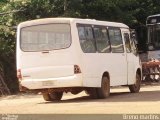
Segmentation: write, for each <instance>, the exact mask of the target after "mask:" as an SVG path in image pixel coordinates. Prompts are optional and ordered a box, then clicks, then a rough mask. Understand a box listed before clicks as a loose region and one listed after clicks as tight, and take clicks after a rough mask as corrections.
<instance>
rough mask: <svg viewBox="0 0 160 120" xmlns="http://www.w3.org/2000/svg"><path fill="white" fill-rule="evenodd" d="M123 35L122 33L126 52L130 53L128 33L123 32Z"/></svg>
mask: <svg viewBox="0 0 160 120" xmlns="http://www.w3.org/2000/svg"><path fill="white" fill-rule="evenodd" d="M123 35H124V42H125V47H126V52H127V53H130V52H131V51H132V49H131V44H130V38H129V34H128V33H124V34H123Z"/></svg>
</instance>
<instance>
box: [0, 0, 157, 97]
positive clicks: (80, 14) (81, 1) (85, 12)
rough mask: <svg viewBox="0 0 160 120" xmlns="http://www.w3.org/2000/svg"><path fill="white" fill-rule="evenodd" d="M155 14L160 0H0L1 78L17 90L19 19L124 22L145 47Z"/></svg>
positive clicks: (142, 46) (13, 92) (13, 91)
mask: <svg viewBox="0 0 160 120" xmlns="http://www.w3.org/2000/svg"><path fill="white" fill-rule="evenodd" d="M158 13H160V1H159V0H0V80H1V81H3V82H5V84H6V85H7V87H8V88H9V91H10V93H11V94H15V93H17V92H18V80H17V78H16V57H15V52H16V47H15V44H16V26H17V25H18V24H19V23H20V22H23V21H26V20H32V19H38V18H46V17H76V18H90V19H97V20H105V21H117V22H123V23H125V24H127V25H128V26H129V27H131V28H133V29H136V31H137V33H138V39H139V44H140V46H139V48H140V49H145V44H144V43H145V41H146V34H145V33H146V28H145V21H146V18H147V16H149V15H152V14H158ZM1 94H3V91H2V86H0V95H1ZM8 94H9V92H8Z"/></svg>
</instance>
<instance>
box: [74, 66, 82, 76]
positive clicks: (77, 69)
mask: <svg viewBox="0 0 160 120" xmlns="http://www.w3.org/2000/svg"><path fill="white" fill-rule="evenodd" d="M79 73H81V69H80V67H79V66H78V65H74V74H79Z"/></svg>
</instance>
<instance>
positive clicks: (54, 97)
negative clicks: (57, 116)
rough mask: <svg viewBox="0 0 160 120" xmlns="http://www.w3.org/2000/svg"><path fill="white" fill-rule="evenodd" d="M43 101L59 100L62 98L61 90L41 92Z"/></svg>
mask: <svg viewBox="0 0 160 120" xmlns="http://www.w3.org/2000/svg"><path fill="white" fill-rule="evenodd" d="M42 94H43V98H44V100H45V101H59V100H61V99H62V96H63V92H52V93H42Z"/></svg>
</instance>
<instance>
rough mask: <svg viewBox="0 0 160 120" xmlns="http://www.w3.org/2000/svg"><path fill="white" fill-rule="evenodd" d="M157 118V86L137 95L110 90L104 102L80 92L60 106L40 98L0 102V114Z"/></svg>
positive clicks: (159, 100)
mask: <svg viewBox="0 0 160 120" xmlns="http://www.w3.org/2000/svg"><path fill="white" fill-rule="evenodd" d="M4 113H5V114H6V113H9V114H11V113H12V114H30V113H31V114H32V113H36V114H48V113H52V114H63V113H65V114H69V113H72V114H77V113H78V114H79V113H81V114H93V113H98V114H99V113H100V114H117V113H119V114H124V113H127V114H132V113H133V114H144V113H149V114H155V113H158V114H160V86H158V85H155V86H150V85H149V86H143V87H142V88H141V92H140V93H134V94H133V93H130V92H129V89H128V88H127V87H125V88H113V89H111V95H110V97H109V98H107V99H98V100H93V99H90V98H89V96H87V95H86V94H85V93H84V92H82V93H80V94H78V95H71V94H65V95H64V96H63V99H62V101H60V102H45V101H44V100H43V98H42V96H41V95H13V96H9V97H3V98H0V114H4Z"/></svg>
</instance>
